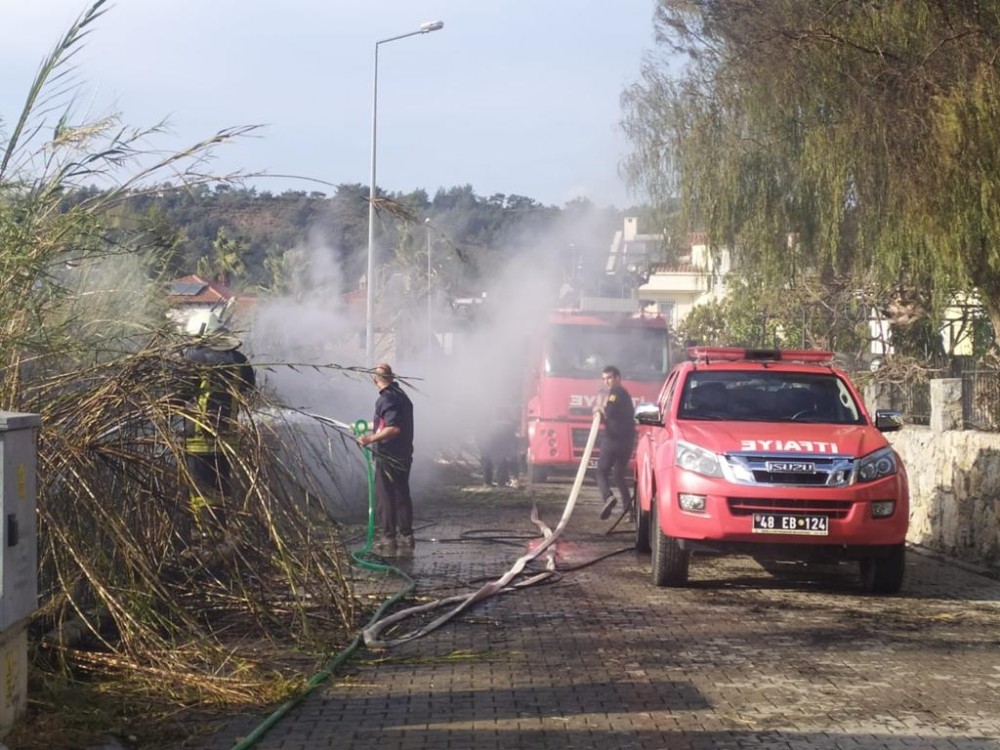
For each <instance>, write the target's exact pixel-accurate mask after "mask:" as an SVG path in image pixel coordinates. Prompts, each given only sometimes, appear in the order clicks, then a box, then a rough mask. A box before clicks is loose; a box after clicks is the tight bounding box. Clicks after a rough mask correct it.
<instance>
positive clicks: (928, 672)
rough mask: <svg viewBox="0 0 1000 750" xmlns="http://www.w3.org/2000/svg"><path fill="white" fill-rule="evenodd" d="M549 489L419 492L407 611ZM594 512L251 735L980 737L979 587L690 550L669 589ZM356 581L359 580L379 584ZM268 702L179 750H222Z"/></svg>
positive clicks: (560, 494) (995, 585)
mask: <svg viewBox="0 0 1000 750" xmlns="http://www.w3.org/2000/svg"><path fill="white" fill-rule="evenodd" d="M569 492H570V484H569V482H566V483H564V484H559V483H550V484H546V485H544V486H543V487H542V488H532V489H528V488H524V489H507V488H505V489H497V488H482V487H479V486H476V485H475V484H474V481H473V477H471V476H470V477H468V478H467V481H466V482H465V483H464V484H462V483H459V484H457V485H453V486H450V487H448V488H445V489H443V490H442V491H441V493H440V495H438V496H437V497H436V498H435V499H433V500H429V499H427V498H426V497H424V498H418V500H417V507H416V513H417V521H418V529H417V533H416V538H417V543H416V549H415V551H414V553H413V556H412V558H401V559H399V560H398V562H397V563H396V564H398V565H399V567H400V568H401V569H404V570H405V571H406V572H407V573H408V574H409V575H410V576H412V578H413V579H414V580H415V581H416V583H417V588H416V590H415V591H414V592H413V593H412V594H411V596H410V597H409V601H408V603H407V606H408V605H412V604H415V603H424V602H427V601H430V600H435V599H439V598H444V597H448V596H452V595H455V594H467V593H470V592H472V591H474V590H476V589H478V588H479V587H481V586H482V585H483V584H484V583H485V582H487V581H490V580H494V579H496V578H499V577H500V576H501V575H502V574H503V573H504V572H506V571H507V570H508V569H509V568H510V566H511V565H512V564H513V562H514V561H515V560H516V559H517V558H518V557H519V556H520V555H521V554H523V552H524V551H525V549H526V548H527V545H529V544H532V543H534V544H537V542H538V540H539V539H540V534H539V530H538V528H537V527H536V525H535V524H534V523H532V521H531V518H530V516H531V510H532V505H533V503H536V504H537V507H538V510H539V516H540V517H541V519H542V520H544V521H545V522H546V523H547V524H548V525H549V526H550V527H551V528H555V526H556V524H557V523H558V521H559V518H560V516H561V514H562V512H563V506H564V504H565V501H566V499H567V497H568V495H569ZM599 511H600V503H599V502H598V498H597V493H596V490H595V488H594V487H593V486H592V485H590V484H588V485H585V487H584V490H583V492H582V493H581V496H580V499H579V502H578V503H577V507H576V509H575V511H574V513H573V516H572V518H571V520H570V522H569V524H568V525H567V527H566V530H565V531H564V532H563V534H562V535H561V537H560V539H559V541H558V542H557V545H556V548H557V553H558V564H557V569H558V570H557V573H556V575H554V576H553V578H552V579H551V580H550V581H549V582H547V583H545V584H544V585H539V586H534V587H530V588H525V589H520V590H517V591H513V592H511V593H504V594H502V595H499V596H496V597H493V598H491V599H489V600H487V601H485V602H482V603H479V604H476V605H474V606H473V607H471V608H469V609H468V610H466V611H464V612H462V613H461V614H459V615H458V616H457V617H456V618H454V619H452V620H450V621H448V622H447V623H445V624H444V625H443V626H441V627H440V628H438V629H436V630H434V631H433V632H431V633H430V634H428V635H425V636H423V637H420V638H416V639H414V640H412V641H409V642H407V643H404V644H402V645H398V646H393V647H391V648H388V649H378V650H370V649H361V650H359V651H358V652H357V653H355V655H354V656H353V658H351V659H350V660H349V661H348V662H347V663H346V664H345V665H344V666H343V667H342V668H341V669H340V670H338V671H337V673H336V674H334V675H333V676H332V677H331V678H330V679H329V680H328V681H326V682H325V683H323V684H322V685H321V686H320V687H318V688H317V689H316V690H314V691H313V692H312V693H311V694H309V695H308V696H306V697H305V698H304V699H303V700H302V701H301V702H300V703H298V704H297V705H296V706H295V708H293V709H292V710H291V711H290V712H289V714H288V715H287V716H286V717H285V718H284V719H283V720H281V721H280V722H278V723H277V724H276V725H275V726H274V727H273V728H271V729H270V730H268V731H267V732H266V733H265V734H264V735H263V736H262V737H261V739H260V740H259V741H258V742H257V743H256V744H255V745H254V747H257V748H261V749H262V750H273V749H277V748H281V749H282V750H316V749H318V748H340V749H341V750H355V749H357V750H360V749H362V748H364V749H365V750H368V749H369V748H378V749H379V750H382V749H383V748H399V749H400V750H432V749H433V750H439V749H441V750H443V749H445V748H456V749H465V748H477V750H478V749H479V748H557V749H560V750H561V749H569V748H579V749H582V748H602V749H603V748H644V749H649V750H653V749H660V748H671V749H674V748H677V749H679V750H680V749H684V748H706V749H707V748H824V749H831V750H832V749H833V748H851V749H852V750H854V749H859V748H860V749H869V748H871V749H874V748H928V749H936V748H949V749H954V748H962V749H968V750H972V749H975V750H980V749H983V750H985V749H986V748H1000V581H997V580H995V579H993V578H990V577H985V576H982V575H978V574H976V573H975V572H973V571H970V570H968V569H966V568H960V567H956V566H954V565H951V564H949V563H947V562H946V561H942V560H939V559H935V558H933V557H930V556H927V555H923V554H910V555H909V557H908V561H907V579H906V583H905V584H904V588H903V592H902V593H901V594H900V595H899V596H895V597H873V596H867V595H864V594H863V593H862V592H861V590H860V587H859V583H858V577H857V570H856V568H855V566H848V565H844V566H839V567H838V566H820V567H817V566H811V567H810V566H801V565H784V566H772V567H771V570H764V569H763V568H762V567H761V566H760V565H758V564H757V563H755V562H754V561H753V560H751V559H749V558H743V557H734V558H720V557H695V558H694V560H693V563H692V567H691V585H690V586H689V587H688V588H684V589H666V588H655V587H653V586H652V584H651V583H650V581H649V557H648V555H647V556H640V555H637V554H636V553H635V552H634V550H632V549H631V547H632V533H633V529H632V526H631V524H630V523H628V521H627V520H625V521H622V522H621V524H620V525H619V526H618V527H617V528H616V529H615V530H614V531H613V532H612V533H607V532H608V531H609V529H610V528H611V526H612V524H613V523H614V521H615V520H616V519H617V518H618V514H617V513H615V514H614V515H613V516H612V519H611V520H610V521H600V520H599V518H598V513H599ZM536 567H537V566H536ZM359 575H360V576H361V580H359V591H368V592H372V593H378V594H379V595H384V596H389V595H391V594H392V593H393V592H394V591H395V590H397V588H398V587H399V585H400V584H399V581H398V579H396V578H393V577H391V576H386V575H369V574H367V573H359ZM438 614H440V612H436V613H433V614H423V615H418V616H415V617H413V618H410V619H408V620H405V621H403V622H402V623H400V625H399V626H397V627H396V628H394V629H393V630H391V631H389V632H387V633H386V634H385V637H387V638H392V637H393V636H394V635H400V634H402V633H404V632H411V631H413V630H414V629H416V628H417V627H419V626H420V625H422V624H425V623H426V622H428V621H429V620H430V619H431V618H433V617H434V616H436V615H438ZM268 714H269V709H268V708H262V709H261V711H260V713H259V714H255V715H246V716H241V717H237V718H234V719H232V720H230V721H227V722H226V723H224V724H222V725H221V726H220V727H218V731H215V732H214V733H213V734H201V733H199V735H198V736H193V737H191V738H190V739H189V740H188V741H187V742H185V743H184V745H183V747H186V748H204V750H222V749H224V748H231V747H233V745H234V744H235V743H236V742H237V741H239V740H240V739H241V738H242V737H245V736H246V735H247V734H248V733H250V732H251V731H253V730H254V729H255V728H256V727H257V726H258V725H259V724H260V722H262V721H263V720H264V719H265V718H266V717H267V716H268Z"/></svg>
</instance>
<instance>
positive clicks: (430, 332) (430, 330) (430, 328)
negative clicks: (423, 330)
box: [424, 218, 434, 358]
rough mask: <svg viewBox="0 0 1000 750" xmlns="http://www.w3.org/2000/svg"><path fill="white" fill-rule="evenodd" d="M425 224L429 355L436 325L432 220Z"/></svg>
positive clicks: (428, 355)
mask: <svg viewBox="0 0 1000 750" xmlns="http://www.w3.org/2000/svg"><path fill="white" fill-rule="evenodd" d="M424 226H425V227H426V228H427V357H428V358H429V357H430V356H431V350H432V349H433V348H434V327H433V325H432V324H431V315H432V312H431V308H432V299H431V273H432V270H431V220H430V219H429V218H427V219H424Z"/></svg>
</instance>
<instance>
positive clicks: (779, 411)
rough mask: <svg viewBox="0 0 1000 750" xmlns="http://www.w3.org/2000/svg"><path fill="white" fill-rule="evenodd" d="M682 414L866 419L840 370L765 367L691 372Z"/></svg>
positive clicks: (842, 420)
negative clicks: (777, 369)
mask: <svg viewBox="0 0 1000 750" xmlns="http://www.w3.org/2000/svg"><path fill="white" fill-rule="evenodd" d="M677 416H678V418H680V419H722V420H734V421H744V422H822V423H827V424H862V423H863V422H864V420H863V419H862V417H861V410H860V409H859V408H858V405H857V403H856V402H855V400H854V396H853V395H852V394H851V391H850V389H849V388H848V387H847V385H846V384H845V383H844V382H843V381H842V380H841V379H840V378H839V377H837V376H836V375H834V374H832V373H831V374H827V373H822V374H819V373H803V372H781V371H761V370H756V369H755V370H754V371H752V372H734V371H714V372H709V371H703V372H692V373H691V374H690V375H688V378H687V380H686V382H685V383H684V390H683V391H682V393H681V405H680V410H679V411H678V414H677Z"/></svg>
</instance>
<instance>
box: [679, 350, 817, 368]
mask: <svg viewBox="0 0 1000 750" xmlns="http://www.w3.org/2000/svg"><path fill="white" fill-rule="evenodd" d="M688 357H689V358H690V359H692V360H693V361H694V362H697V363H698V364H709V363H710V362H800V363H802V364H819V365H829V364H831V363H832V362H833V352H828V351H822V350H819V349H744V348H743V347H737V346H692V347H689V348H688Z"/></svg>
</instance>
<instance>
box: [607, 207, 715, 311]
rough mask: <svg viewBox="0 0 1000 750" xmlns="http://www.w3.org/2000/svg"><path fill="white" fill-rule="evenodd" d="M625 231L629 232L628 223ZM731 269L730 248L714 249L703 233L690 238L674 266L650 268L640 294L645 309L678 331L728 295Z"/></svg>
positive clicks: (664, 264)
mask: <svg viewBox="0 0 1000 750" xmlns="http://www.w3.org/2000/svg"><path fill="white" fill-rule="evenodd" d="M625 221H626V231H627V230H628V219H626V220H625ZM731 269H732V258H731V256H730V253H729V249H728V248H713V247H711V245H710V244H709V242H708V235H706V234H705V233H704V232H692V233H691V234H689V235H688V242H687V248H686V252H684V253H683V254H682V255H681V256H679V257H678V258H677V260H676V262H674V263H653V264H651V265H649V277H648V279H647V280H646V282H645V283H644V284H642V285H640V286H639V288H638V290H637V294H638V296H639V300H640V302H641V303H642V305H643V308H644V309H646V310H647V311H648V312H656V313H660V314H661V315H663V316H664V317H665V318H666V319H667V322H668V323H669V324H670V326H671V327H676V326H677V325H678V324H679V323H680V322H681V321H682V320H684V318H685V317H686V316H687V314H688V313H689V312H691V310H692V309H693V308H694V307H695V306H696V305H701V304H705V303H707V302H712V301H714V300H719V299H722V298H723V297H725V295H726V275H727V274H728V273H729V272H730V270H731Z"/></svg>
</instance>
